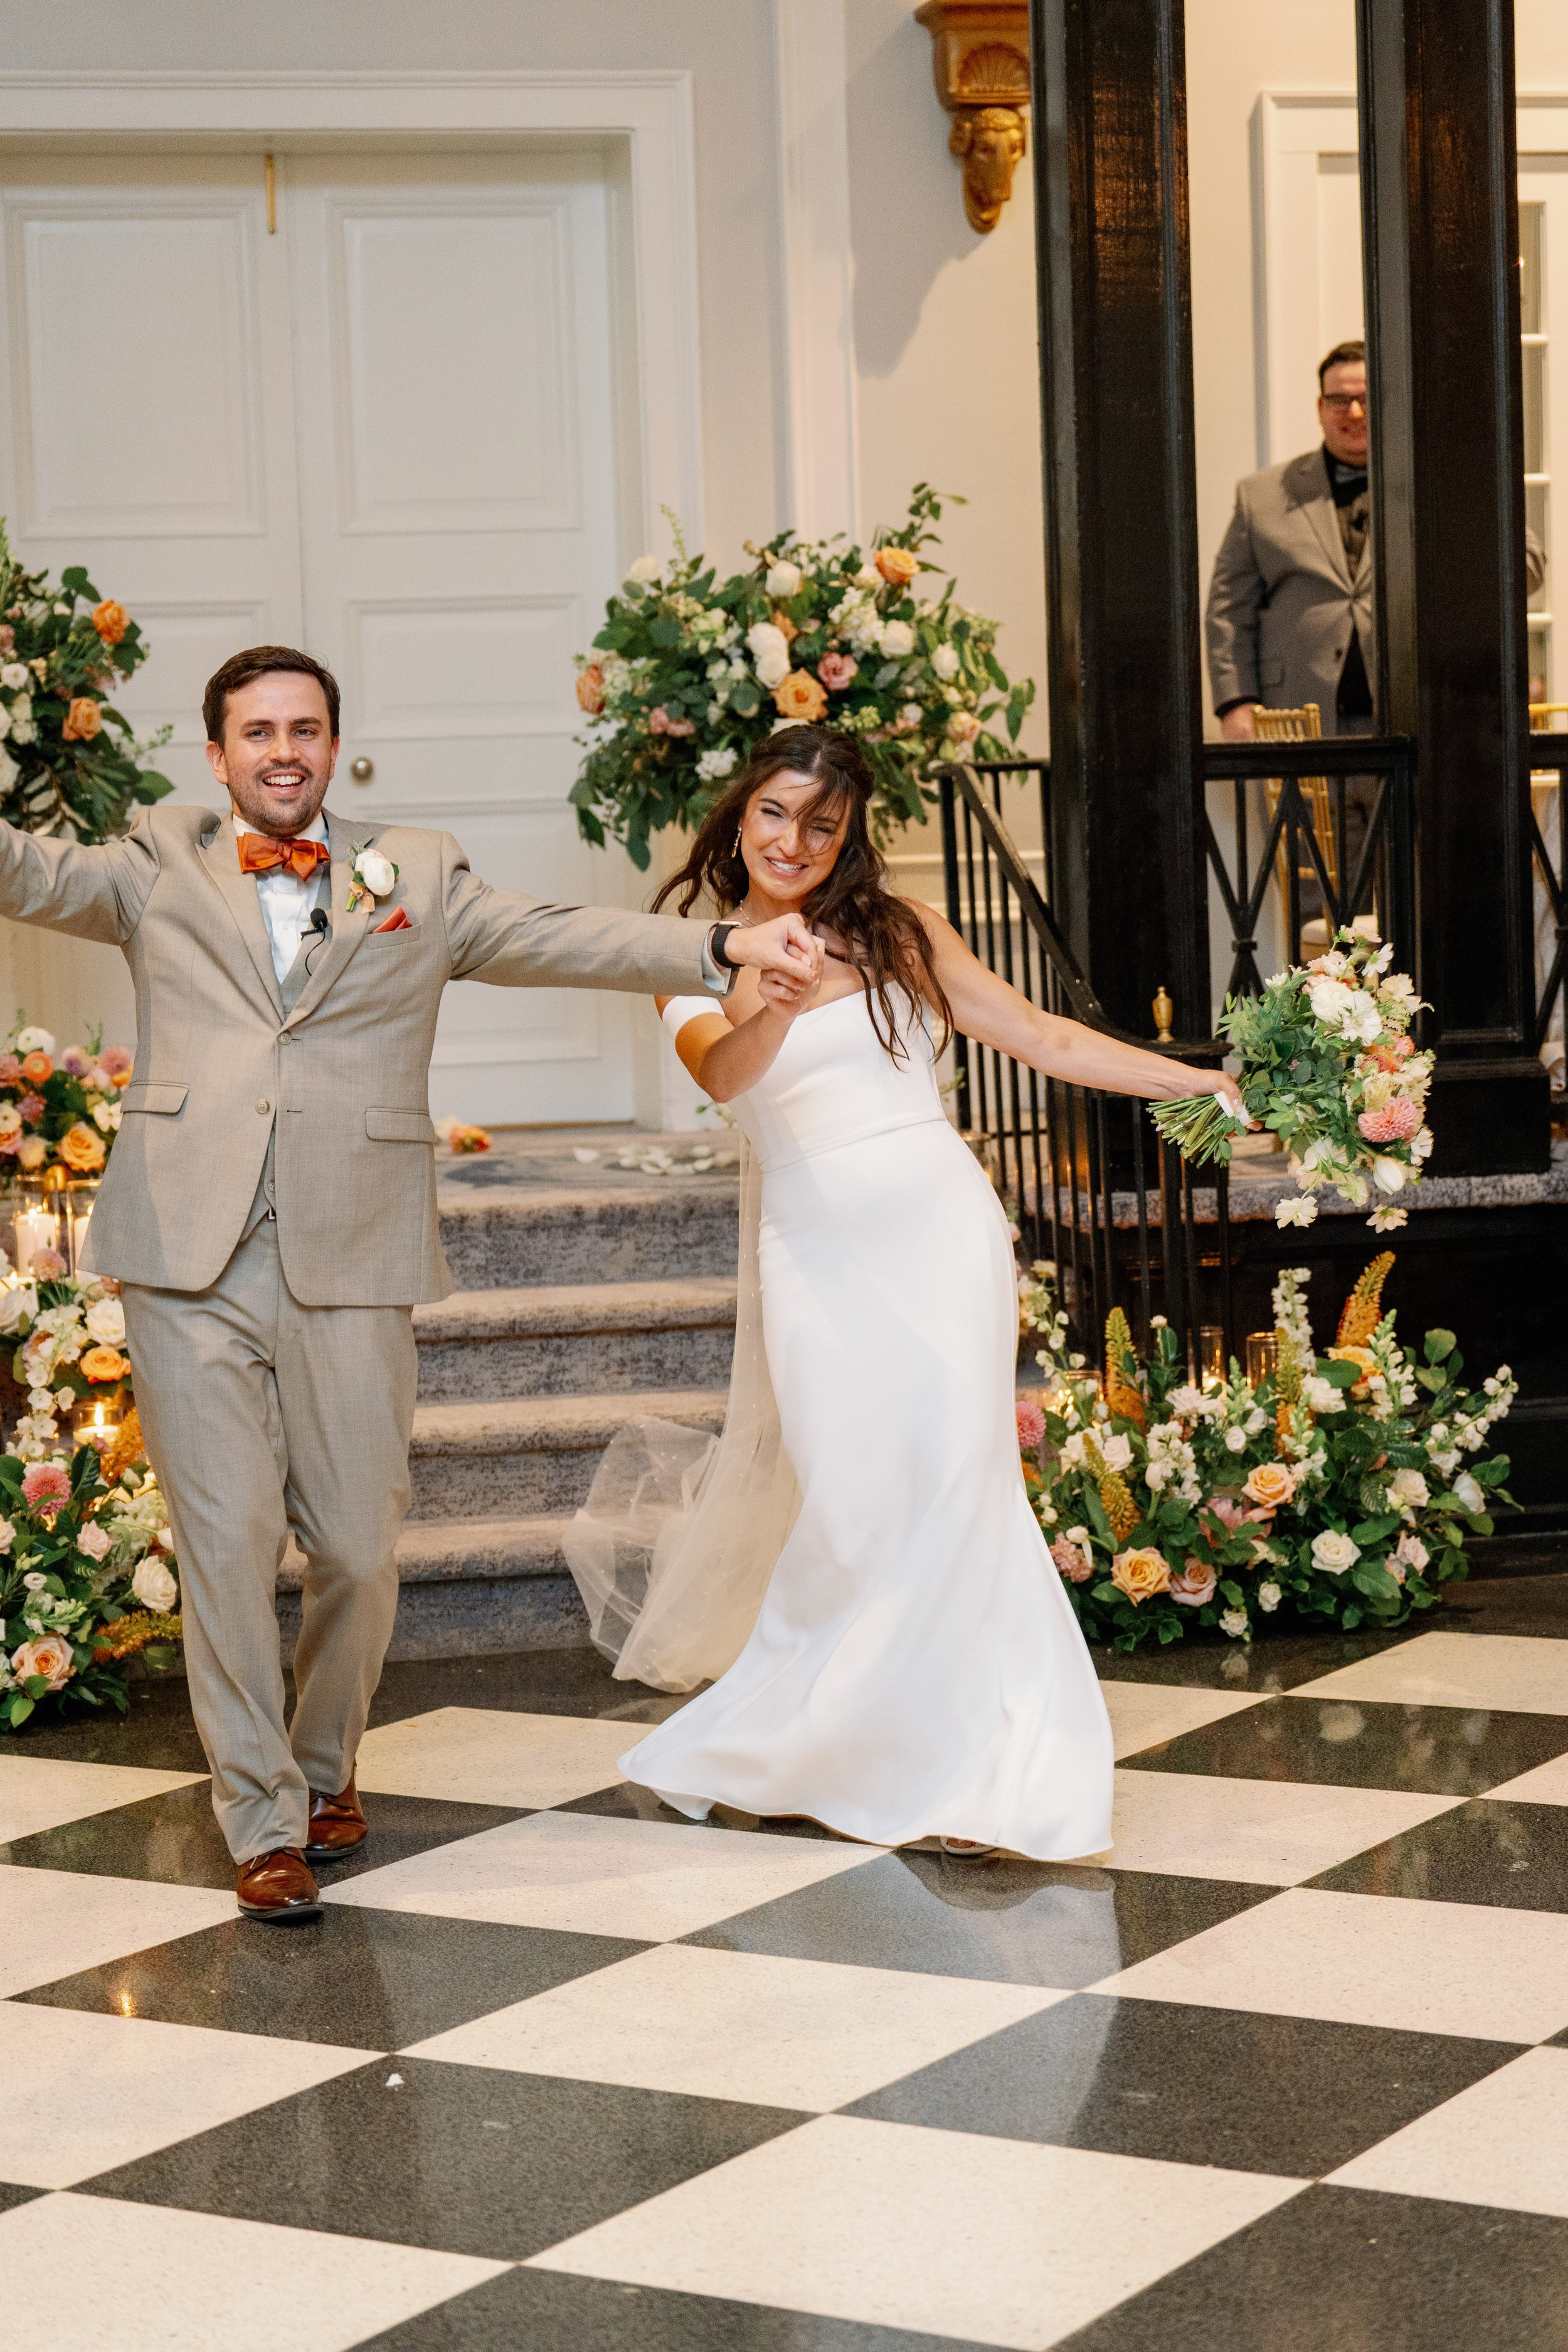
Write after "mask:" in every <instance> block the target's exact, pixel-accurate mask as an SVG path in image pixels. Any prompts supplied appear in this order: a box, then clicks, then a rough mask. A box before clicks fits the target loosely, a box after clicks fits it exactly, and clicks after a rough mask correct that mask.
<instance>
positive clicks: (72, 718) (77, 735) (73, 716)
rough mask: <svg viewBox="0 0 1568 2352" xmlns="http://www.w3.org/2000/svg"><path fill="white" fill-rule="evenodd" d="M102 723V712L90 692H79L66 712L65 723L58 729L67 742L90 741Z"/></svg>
mask: <svg viewBox="0 0 1568 2352" xmlns="http://www.w3.org/2000/svg"><path fill="white" fill-rule="evenodd" d="M102 725H103V713H102V711H101V710H100V709H99V707H98V705H97V703H96V702H95V701H94V700H93V698H92V697H91V695H90V694H79V695H78V696H77V698H76V699H75V701H74V702H73V703H72V704H71V707H70V709H68V711H67V712H66V723H65V725H64V726H63V727H62V728H61V729H60V733H61V734H62V735H63V736H64V738H65V740H66V741H67V742H68V743H90V742H91V740H92V739H93V737H94V736H95V735H96V734H97V733H98V731H99V730H100V728H101V726H102Z"/></svg>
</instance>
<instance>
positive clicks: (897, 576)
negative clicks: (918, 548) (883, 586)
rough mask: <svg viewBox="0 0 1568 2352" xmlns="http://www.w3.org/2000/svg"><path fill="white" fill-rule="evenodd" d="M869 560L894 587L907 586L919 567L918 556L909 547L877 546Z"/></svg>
mask: <svg viewBox="0 0 1568 2352" xmlns="http://www.w3.org/2000/svg"><path fill="white" fill-rule="evenodd" d="M871 561H872V562H873V563H874V564H875V565H876V567H877V569H878V571H879V572H880V573H881V575H882V577H883V579H884V580H886V581H887V582H888V583H889V585H890V586H891V587H894V588H907V587H908V586H909V584H910V581H911V580H912V579H913V578H914V576H915V573H916V572H918V571H919V570H920V568H921V560H920V557H919V556H918V555H917V554H916V553H915V551H914V550H913V549H912V548H910V547H879V549H878V550H877V552H876V554H875V555H874V556H873V557H872V558H871Z"/></svg>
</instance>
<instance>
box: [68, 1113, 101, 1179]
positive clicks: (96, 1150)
mask: <svg viewBox="0 0 1568 2352" xmlns="http://www.w3.org/2000/svg"><path fill="white" fill-rule="evenodd" d="M57 1149H58V1152H59V1155H60V1158H61V1159H62V1160H64V1161H65V1163H66V1166H67V1167H68V1168H74V1169H75V1170H76V1171H77V1174H78V1175H79V1176H86V1175H89V1174H90V1173H91V1171H93V1169H95V1168H101V1167H102V1165H103V1163H104V1160H105V1158H106V1157H107V1154H106V1153H105V1150H104V1145H103V1138H102V1136H101V1135H95V1134H94V1133H93V1131H92V1129H91V1128H90V1127H84V1126H83V1124H82V1122H81V1120H80V1119H78V1121H77V1123H76V1125H75V1126H74V1127H72V1128H68V1129H67V1130H66V1132H65V1134H64V1135H62V1136H61V1138H60V1139H59V1143H58V1146H57Z"/></svg>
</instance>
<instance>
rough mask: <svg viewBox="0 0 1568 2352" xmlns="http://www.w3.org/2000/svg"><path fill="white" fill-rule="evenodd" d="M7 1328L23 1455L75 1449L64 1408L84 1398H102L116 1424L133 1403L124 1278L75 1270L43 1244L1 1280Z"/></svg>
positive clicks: (1, 1316) (48, 1456)
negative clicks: (23, 1270) (21, 1399)
mask: <svg viewBox="0 0 1568 2352" xmlns="http://www.w3.org/2000/svg"><path fill="white" fill-rule="evenodd" d="M0 1335H3V1336H4V1337H5V1338H7V1339H11V1340H12V1341H13V1342H14V1343H15V1346H16V1353H15V1355H14V1356H13V1358H12V1363H11V1376H12V1378H13V1380H14V1381H16V1384H17V1386H18V1388H20V1389H22V1390H23V1391H25V1392H26V1402H27V1410H26V1412H25V1413H24V1414H22V1416H21V1417H20V1419H19V1420H18V1421H17V1423H16V1427H15V1430H14V1431H13V1433H12V1439H11V1444H10V1448H9V1451H10V1453H11V1454H14V1455H15V1456H16V1459H17V1460H18V1461H21V1462H45V1461H49V1460H52V1459H54V1457H55V1456H56V1455H58V1454H59V1453H60V1451H61V1449H62V1446H63V1447H64V1448H65V1449H66V1450H67V1451H68V1450H69V1424H68V1425H67V1431H66V1434H65V1436H64V1437H63V1438H62V1435H61V1433H60V1428H59V1416H60V1415H61V1414H62V1413H64V1414H66V1415H70V1414H72V1413H73V1412H75V1411H76V1409H77V1407H78V1405H79V1404H80V1403H82V1402H84V1400H85V1401H89V1402H93V1403H95V1404H96V1403H101V1404H102V1406H103V1408H104V1416H105V1420H106V1422H110V1423H112V1424H113V1425H114V1426H116V1427H118V1426H119V1425H120V1423H121V1422H122V1420H123V1418H124V1416H125V1415H126V1414H128V1413H129V1412H130V1411H131V1407H132V1373H131V1360H130V1358H129V1357H128V1356H127V1355H126V1353H125V1309H124V1307H122V1306H121V1303H120V1296H119V1286H118V1285H117V1284H115V1283H113V1282H110V1281H109V1280H107V1279H105V1278H102V1277H100V1276H96V1275H73V1274H68V1272H67V1270H66V1263H65V1260H64V1259H63V1258H62V1257H60V1256H59V1255H58V1254H57V1253H56V1252H55V1251H53V1250H40V1251H39V1252H38V1254H37V1256H36V1257H35V1259H34V1260H33V1263H32V1265H31V1266H30V1267H29V1268H28V1270H27V1274H26V1277H24V1278H22V1279H18V1278H17V1276H15V1275H9V1276H7V1277H6V1278H5V1282H4V1284H3V1285H0Z"/></svg>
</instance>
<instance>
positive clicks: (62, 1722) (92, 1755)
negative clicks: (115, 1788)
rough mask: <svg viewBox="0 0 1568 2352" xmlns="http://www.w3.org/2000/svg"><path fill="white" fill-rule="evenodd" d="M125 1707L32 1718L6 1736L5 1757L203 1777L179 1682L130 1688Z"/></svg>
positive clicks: (176, 1678)
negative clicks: (132, 1767)
mask: <svg viewBox="0 0 1568 2352" xmlns="http://www.w3.org/2000/svg"><path fill="white" fill-rule="evenodd" d="M129 1696H130V1702H131V1704H130V1707H129V1710H128V1712H127V1713H126V1714H124V1715H121V1713H120V1712H119V1710H118V1708H114V1707H102V1708H94V1709H93V1710H92V1711H91V1712H88V1711H87V1710H85V1709H83V1710H81V1711H80V1712H78V1711H77V1710H75V1709H71V1710H68V1712H67V1713H66V1714H65V1715H64V1716H49V1715H46V1716H45V1717H43V1718H42V1720H40V1719H39V1717H37V1716H34V1717H33V1718H32V1719H31V1721H30V1722H27V1723H25V1724H24V1725H23V1726H22V1728H21V1730H20V1731H13V1732H7V1734H6V1735H5V1753H6V1755H7V1756H40V1757H47V1759H49V1760H50V1761H51V1762H55V1763H64V1764H135V1765H139V1766H141V1767H142V1769H144V1770H147V1771H151V1772H205V1770H206V1769H207V1759H206V1756H205V1752H204V1750H203V1748H202V1743H201V1741H200V1739H199V1738H197V1737H196V1727H195V1724H194V1723H193V1722H192V1720H191V1706H190V1700H189V1697H188V1696H187V1695H186V1690H185V1683H184V1676H183V1675H169V1676H166V1677H160V1679H159V1680H158V1681H156V1682H152V1683H132V1685H131V1687H130V1693H129Z"/></svg>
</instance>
